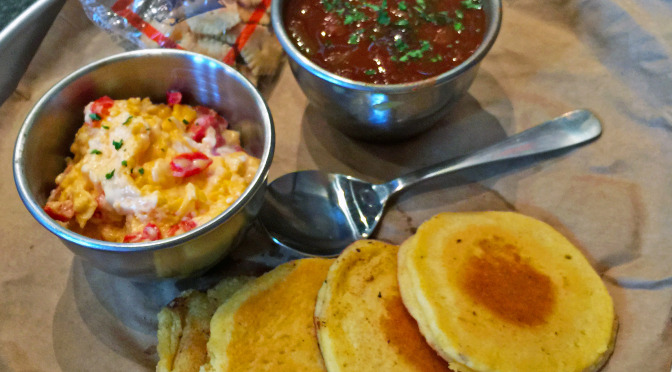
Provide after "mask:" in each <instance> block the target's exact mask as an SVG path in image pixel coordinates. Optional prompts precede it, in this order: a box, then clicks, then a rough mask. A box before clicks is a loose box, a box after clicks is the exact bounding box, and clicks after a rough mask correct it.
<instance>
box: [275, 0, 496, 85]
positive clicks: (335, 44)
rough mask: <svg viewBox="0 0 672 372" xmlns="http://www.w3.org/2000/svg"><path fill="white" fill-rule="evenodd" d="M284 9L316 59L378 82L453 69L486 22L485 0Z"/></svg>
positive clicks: (301, 3) (316, 3)
mask: <svg viewBox="0 0 672 372" xmlns="http://www.w3.org/2000/svg"><path fill="white" fill-rule="evenodd" d="M283 17H284V23H285V25H286V27H287V30H288V34H289V35H290V37H291V38H292V39H293V41H294V43H295V45H296V46H297V47H298V48H299V49H300V50H301V52H302V53H303V54H304V55H306V56H307V57H308V58H309V59H310V60H312V61H313V62H314V63H316V64H318V65H319V66H321V67H322V68H325V69H326V70H328V71H331V72H333V73H336V74H338V75H341V76H344V77H346V78H350V79H353V80H359V81H363V82H368V83H375V84H397V83H406V82H411V81H418V80H423V79H426V78H427V77H431V76H436V75H439V74H441V73H443V72H445V71H448V70H450V69H451V68H453V67H456V66H457V65H459V64H460V63H462V62H463V61H464V60H466V59H467V58H468V57H469V56H471V54H473V52H474V51H475V50H476V49H477V48H478V47H479V45H480V44H481V43H482V42H483V37H484V33H485V30H486V23H485V12H484V11H483V9H482V5H481V0H293V1H291V2H288V3H287V5H286V8H285V9H284V14H283Z"/></svg>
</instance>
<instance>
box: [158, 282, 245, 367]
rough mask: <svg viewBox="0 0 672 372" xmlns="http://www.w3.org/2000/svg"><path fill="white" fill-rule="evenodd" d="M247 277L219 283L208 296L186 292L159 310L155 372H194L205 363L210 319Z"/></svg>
mask: <svg viewBox="0 0 672 372" xmlns="http://www.w3.org/2000/svg"><path fill="white" fill-rule="evenodd" d="M250 280H251V278H250V277H232V278H224V279H222V280H221V281H220V282H219V284H217V286H215V287H214V288H212V289H210V290H209V291H208V292H207V293H204V292H199V291H194V290H189V291H186V292H184V293H183V294H181V295H180V296H179V297H177V298H176V299H174V300H173V301H171V302H170V303H169V304H168V305H167V306H166V307H164V308H163V309H161V311H160V312H159V315H158V320H159V326H158V332H157V338H158V345H157V351H158V354H159V362H158V364H157V365H156V371H157V372H197V371H198V370H199V369H200V368H201V366H202V365H203V363H205V361H206V355H207V349H206V344H207V342H208V339H209V338H210V319H211V318H212V315H213V314H214V313H215V310H216V309H217V307H219V305H221V304H222V303H223V302H224V301H226V299H228V298H229V297H230V296H231V295H232V294H233V293H234V292H235V291H237V290H238V289H239V288H240V287H242V286H243V284H245V283H246V282H248V281H250Z"/></svg>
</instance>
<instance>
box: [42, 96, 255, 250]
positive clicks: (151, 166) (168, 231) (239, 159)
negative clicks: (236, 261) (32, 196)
mask: <svg viewBox="0 0 672 372" xmlns="http://www.w3.org/2000/svg"><path fill="white" fill-rule="evenodd" d="M180 101H181V94H180V93H179V92H169V93H168V104H155V103H152V102H151V101H150V100H149V98H143V99H141V98H129V99H126V100H113V99H111V98H109V97H106V96H105V97H102V98H99V99H97V100H95V101H93V102H91V103H89V104H88V105H87V106H86V107H85V109H84V125H82V127H81V128H80V129H79V131H78V132H77V134H76V136H75V140H74V143H73V144H72V146H71V148H70V149H71V151H72V153H73V157H72V158H69V159H67V167H66V169H65V170H64V171H63V173H61V174H60V175H59V176H58V177H57V178H56V184H57V187H56V188H55V189H54V190H53V191H52V193H51V195H50V196H49V199H48V201H47V203H46V205H45V207H44V210H45V212H47V214H49V215H50V216H51V217H52V218H54V219H56V220H57V221H60V223H61V224H63V225H64V226H65V227H67V228H68V229H70V230H73V231H75V232H77V233H80V234H82V235H85V236H88V237H91V238H94V239H99V240H106V241H113V242H140V241H150V240H157V239H161V238H166V237H170V236H174V235H178V234H181V233H184V232H187V231H189V230H191V229H194V228H195V227H197V226H199V225H202V224H203V223H205V222H207V221H209V220H211V219H212V218H214V217H215V216H217V215H219V214H220V213H222V212H223V211H224V210H226V209H227V208H228V207H229V206H230V205H231V204H233V202H235V200H236V199H237V198H238V197H239V196H240V195H241V194H242V193H243V192H244V190H245V189H246V188H247V186H248V185H249V183H250V182H251V180H252V179H253V178H254V175H255V173H256V171H257V169H258V167H259V162H260V161H259V159H257V158H255V157H253V156H251V155H249V154H247V153H245V151H243V149H242V147H241V144H240V133H238V132H237V131H234V130H231V129H229V125H228V124H229V123H228V122H227V120H226V119H225V118H223V117H221V116H220V115H219V114H217V112H215V111H214V110H212V109H209V108H206V107H202V106H189V105H185V104H181V103H180Z"/></svg>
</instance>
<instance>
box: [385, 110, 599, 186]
mask: <svg viewBox="0 0 672 372" xmlns="http://www.w3.org/2000/svg"><path fill="white" fill-rule="evenodd" d="M601 133H602V127H601V125H600V121H599V120H598V119H597V118H596V117H595V116H594V115H593V114H592V113H591V112H590V111H588V110H576V111H571V112H567V113H565V114H563V115H561V116H558V117H557V118H555V119H552V120H549V121H547V122H545V123H542V124H540V125H537V126H535V127H532V128H530V129H528V130H525V131H523V132H520V133H518V134H516V135H513V136H511V137H508V138H506V139H504V140H503V141H501V142H497V143H495V144H493V145H491V146H489V147H486V148H484V149H481V150H478V151H476V152H474V153H472V154H468V155H465V156H462V157H458V158H455V159H450V160H447V161H444V162H441V163H439V164H436V165H432V166H429V167H426V168H422V169H419V170H417V171H414V172H411V173H408V174H406V175H403V176H401V177H399V178H396V179H394V180H391V181H389V182H387V183H385V184H382V185H380V186H382V187H384V188H385V189H387V191H389V195H388V197H389V196H391V195H392V194H394V193H396V192H398V191H401V190H402V189H404V188H406V187H408V186H411V185H414V184H416V183H419V182H422V181H424V180H427V179H430V178H433V177H437V176H441V175H444V174H447V173H451V172H456V171H458V170H462V169H466V168H470V167H474V166H477V165H481V164H486V163H492V162H496V161H500V160H506V159H514V158H520V157H524V156H530V155H537V154H541V153H545V152H549V151H554V150H559V149H563V148H566V147H570V146H574V145H578V144H580V143H583V142H586V141H589V140H591V139H593V138H596V137H597V136H599V135H600V134H601Z"/></svg>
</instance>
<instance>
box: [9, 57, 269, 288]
mask: <svg viewBox="0 0 672 372" xmlns="http://www.w3.org/2000/svg"><path fill="white" fill-rule="evenodd" d="M168 90H178V91H180V92H182V94H183V97H184V98H183V102H185V103H187V104H198V105H203V106H208V107H211V108H213V109H215V110H216V111H218V112H219V113H220V114H221V115H223V116H224V117H226V118H227V120H228V121H229V123H231V126H232V128H233V129H237V130H239V131H240V132H241V141H242V144H243V147H244V148H245V150H246V151H247V152H248V153H250V154H252V155H254V156H256V157H258V158H260V159H261V165H260V167H259V170H258V171H257V173H256V174H255V176H254V179H253V181H252V183H251V184H250V185H249V186H248V188H247V189H246V190H245V192H244V193H243V194H242V196H241V197H240V198H239V199H238V200H237V201H235V202H234V203H233V205H231V207H229V209H227V210H226V211H224V212H223V213H222V214H220V215H219V216H217V217H216V218H214V219H213V220H211V221H210V222H207V223H205V224H204V225H202V226H199V227H197V228H195V229H193V230H191V231H189V232H187V233H185V234H182V235H177V236H174V237H171V238H167V239H162V240H157V241H152V242H143V243H112V242H105V241H100V240H95V239H91V238H88V237H85V236H82V235H79V234H76V233H74V232H72V231H70V230H68V229H66V228H63V227H62V226H61V225H59V224H58V223H57V222H56V221H54V220H52V219H51V218H50V217H49V216H48V215H47V214H46V213H45V212H44V211H43V210H42V207H43V206H44V204H45V202H46V200H47V198H48V196H49V192H50V191H51V190H52V189H53V188H54V187H55V184H54V180H55V178H56V176H57V175H58V174H59V173H60V172H62V171H63V169H65V157H66V156H69V155H71V154H70V151H69V149H70V145H71V143H72V142H73V140H74V136H75V133H76V132H77V129H78V128H79V127H80V126H81V125H82V123H83V120H84V117H83V108H84V106H85V105H86V104H87V103H88V102H90V101H92V100H95V99H97V98H99V97H101V96H104V95H108V96H110V97H112V98H114V99H126V98H130V97H150V98H151V99H152V100H153V101H155V102H165V99H166V92H167V91H168ZM237 125H242V127H240V126H238V127H237ZM274 141H275V133H274V129H273V121H272V118H271V114H270V111H269V110H268V107H267V106H266V103H265V102H264V99H263V98H262V97H261V95H260V94H259V92H258V91H257V90H256V89H255V87H254V86H253V85H252V84H251V83H250V82H249V81H247V80H246V79H245V78H244V77H243V76H242V75H241V74H239V73H238V72H237V71H235V70H234V69H233V68H231V67H229V66H227V65H225V64H223V63H221V62H219V61H217V60H214V59H211V58H208V57H204V56H202V55H199V54H195V53H190V52H185V51H180V50H167V49H152V50H139V51H133V52H127V53H122V54H119V55H115V56H112V57H109V58H105V59H103V60H100V61H97V62H94V63H92V64H89V65H87V66H85V67H83V68H81V69H79V70H77V71H75V72H74V73H72V74H71V75H69V76H67V77H66V78H64V79H63V80H61V81H60V82H59V83H57V84H56V85H55V86H54V87H53V88H51V89H50V90H49V91H48V92H47V93H46V94H45V95H44V96H43V97H42V98H41V99H40V100H39V101H38V102H37V104H35V106H34V107H33V109H32V110H31V111H30V113H29V114H28V116H27V117H26V120H25V121H24V123H23V126H22V128H21V130H20V132H19V135H18V138H17V140H16V145H15V149H14V180H15V182H16V187H17V189H18V192H19V195H20V196H21V199H22V200H23V202H24V204H25V205H26V207H27V208H28V211H29V212H30V213H31V214H32V215H33V217H35V219H36V220H37V221H38V222H39V223H40V224H42V226H44V227H46V228H47V229H48V230H49V231H51V232H52V233H53V234H55V235H56V236H58V237H59V238H60V239H61V240H62V241H63V243H65V245H66V246H67V247H68V248H70V250H72V252H74V253H75V254H76V255H78V256H80V257H82V258H84V259H86V260H88V261H89V262H90V263H91V264H93V265H94V266H96V267H98V268H100V269H102V270H104V271H106V272H109V273H111V274H114V275H118V276H122V277H127V278H131V279H137V280H146V279H156V278H175V277H187V276H192V275H196V274H198V273H201V272H203V271H205V270H206V269H208V268H210V267H211V266H213V265H214V264H215V263H217V262H218V261H219V260H221V259H222V258H223V257H224V256H226V254H227V253H228V252H229V251H230V250H231V248H232V247H233V246H235V244H236V243H237V242H238V241H239V240H240V238H241V236H242V234H243V233H244V232H245V230H246V228H247V227H248V226H249V225H250V223H251V221H252V220H253V219H254V217H255V216H256V214H257V212H258V211H259V209H260V207H261V204H262V202H263V193H264V192H265V189H266V177H267V173H268V169H269V167H270V165H271V160H272V158H273V149H274Z"/></svg>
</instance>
